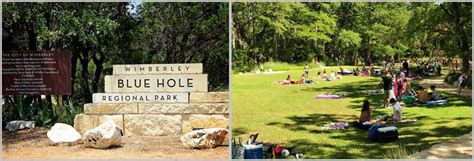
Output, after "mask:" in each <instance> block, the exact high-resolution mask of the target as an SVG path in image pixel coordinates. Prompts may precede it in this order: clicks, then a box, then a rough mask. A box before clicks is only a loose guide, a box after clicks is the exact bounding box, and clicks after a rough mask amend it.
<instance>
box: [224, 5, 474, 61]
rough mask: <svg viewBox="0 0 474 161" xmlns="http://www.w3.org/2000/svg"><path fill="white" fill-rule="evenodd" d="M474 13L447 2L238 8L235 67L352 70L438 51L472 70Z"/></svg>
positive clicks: (246, 6)
mask: <svg viewBox="0 0 474 161" xmlns="http://www.w3.org/2000/svg"><path fill="white" fill-rule="evenodd" d="M471 8H472V7H471V4H470V3H446V2H445V3H441V4H435V3H405V2H403V3H366V2H358V3H297V2H291V3H236V4H235V5H234V9H233V12H234V13H233V15H232V16H233V22H234V24H233V25H234V28H233V35H234V37H233V38H234V40H233V42H234V45H233V47H234V50H233V51H234V52H233V53H232V54H233V62H234V64H233V66H234V67H235V66H255V65H257V64H261V63H265V62H267V61H271V60H274V61H281V62H287V63H301V62H304V61H308V60H310V59H312V58H317V60H318V61H321V62H328V63H329V64H353V63H357V61H358V60H359V59H361V60H362V61H364V62H377V61H379V62H380V61H383V60H387V59H394V60H400V59H403V58H407V57H423V56H433V53H436V52H437V51H445V52H446V53H447V56H461V57H462V58H463V63H464V62H466V63H467V62H468V60H469V59H468V56H467V54H470V52H468V50H469V49H470V48H471V46H472V45H471V35H470V30H471V28H472V27H471V26H472V25H471V21H468V20H470V19H471ZM461 38H462V39H461ZM355 60H357V61H355ZM466 67H467V66H466V65H465V66H464V68H466Z"/></svg>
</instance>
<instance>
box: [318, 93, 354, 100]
mask: <svg viewBox="0 0 474 161" xmlns="http://www.w3.org/2000/svg"><path fill="white" fill-rule="evenodd" d="M345 96H346V95H344V94H320V95H317V96H316V97H314V98H315V99H341V98H344V97H345Z"/></svg>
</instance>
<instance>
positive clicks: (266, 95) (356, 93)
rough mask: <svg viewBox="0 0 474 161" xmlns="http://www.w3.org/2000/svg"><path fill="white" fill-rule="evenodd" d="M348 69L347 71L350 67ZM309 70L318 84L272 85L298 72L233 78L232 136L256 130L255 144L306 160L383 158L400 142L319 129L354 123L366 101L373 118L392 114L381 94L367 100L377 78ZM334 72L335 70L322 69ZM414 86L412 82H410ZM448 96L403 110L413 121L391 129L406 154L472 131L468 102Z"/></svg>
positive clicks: (295, 76) (364, 133)
mask: <svg viewBox="0 0 474 161" xmlns="http://www.w3.org/2000/svg"><path fill="white" fill-rule="evenodd" d="M349 69H350V68H349ZM318 70H322V69H312V70H311V71H310V78H311V79H312V80H316V82H318V84H312V85H289V86H281V85H272V82H276V81H280V80H283V79H285V78H286V76H287V75H288V74H290V75H291V76H292V79H299V78H300V76H301V74H303V71H302V70H295V71H288V72H286V73H280V74H258V75H257V74H241V75H239V74H235V75H233V76H232V135H233V136H234V137H242V138H243V139H244V140H246V139H247V138H248V136H249V134H250V133H256V132H258V133H259V134H260V135H259V138H258V140H259V141H263V142H264V144H277V145H283V146H287V147H292V148H293V150H294V151H296V152H297V153H303V154H304V155H305V158H333V159H344V158H382V157H383V154H386V153H387V150H389V149H392V148H396V147H397V146H398V144H399V143H397V142H392V143H372V142H369V141H368V140H367V139H366V138H367V131H363V130H359V129H356V128H353V127H349V128H348V129H346V130H335V131H322V130H321V127H322V126H323V125H325V124H327V123H330V122H331V121H336V120H337V121H345V122H352V121H355V120H357V117H358V115H359V113H360V108H361V106H362V102H363V101H364V100H365V99H368V100H369V101H370V102H371V104H372V106H371V107H372V108H373V113H372V118H375V116H379V115H385V114H387V115H388V114H391V112H392V109H391V108H382V107H380V106H381V105H382V104H383V95H372V96H367V94H366V90H375V89H378V86H377V85H378V83H379V82H380V78H378V77H370V78H367V77H354V76H344V78H343V80H335V81H322V80H319V79H317V78H316V73H317V71H318ZM331 70H333V71H337V70H338V68H331V69H327V71H328V72H330V71H331ZM412 85H413V86H414V87H416V86H417V85H416V83H415V82H412ZM326 92H331V93H347V94H349V95H348V97H347V98H344V99H314V97H315V96H316V95H318V94H322V93H326ZM442 95H444V96H448V97H449V102H450V104H449V105H445V106H432V107H402V108H403V112H404V118H416V119H418V121H417V122H414V123H405V124H401V125H396V126H397V127H398V129H399V134H400V136H399V138H400V142H401V143H402V144H403V145H405V146H406V148H407V149H411V150H422V149H425V148H428V147H430V146H431V145H433V144H436V143H440V142H443V141H446V140H449V139H452V138H454V137H457V136H460V135H463V134H466V133H468V132H469V131H471V129H472V128H471V126H472V122H471V120H472V109H471V98H465V97H464V98H461V97H457V96H454V95H449V94H446V93H442Z"/></svg>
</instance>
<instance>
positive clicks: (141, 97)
mask: <svg viewBox="0 0 474 161" xmlns="http://www.w3.org/2000/svg"><path fill="white" fill-rule="evenodd" d="M153 99H154V101H178V95H176V94H174V95H155V96H154V97H153ZM102 101H109V102H112V101H116V102H122V101H127V102H130V101H152V100H151V99H150V98H149V97H148V95H115V96H112V95H103V96H102Z"/></svg>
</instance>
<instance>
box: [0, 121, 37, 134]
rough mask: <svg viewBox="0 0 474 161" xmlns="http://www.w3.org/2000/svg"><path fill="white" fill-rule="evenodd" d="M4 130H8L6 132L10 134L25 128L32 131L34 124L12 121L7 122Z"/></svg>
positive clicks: (31, 122) (32, 122)
mask: <svg viewBox="0 0 474 161" xmlns="http://www.w3.org/2000/svg"><path fill="white" fill-rule="evenodd" d="M5 128H6V129H8V131H12V132H15V131H17V130H21V129H26V128H30V129H32V128H35V122H34V121H24V120H14V121H10V122H8V123H7V125H6V127H5Z"/></svg>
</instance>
